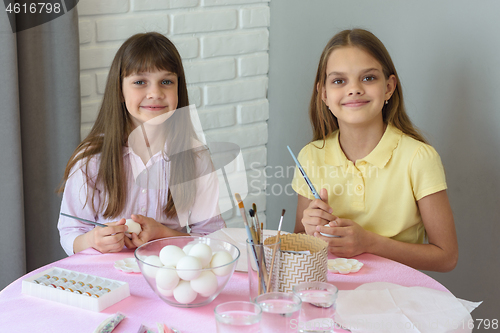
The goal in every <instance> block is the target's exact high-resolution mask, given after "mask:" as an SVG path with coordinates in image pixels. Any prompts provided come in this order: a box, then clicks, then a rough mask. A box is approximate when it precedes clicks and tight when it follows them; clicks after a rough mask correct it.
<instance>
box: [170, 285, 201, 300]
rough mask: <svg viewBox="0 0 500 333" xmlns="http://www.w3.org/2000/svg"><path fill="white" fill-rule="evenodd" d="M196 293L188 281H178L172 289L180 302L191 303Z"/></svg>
mask: <svg viewBox="0 0 500 333" xmlns="http://www.w3.org/2000/svg"><path fill="white" fill-rule="evenodd" d="M196 296H198V293H197V292H196V291H194V290H193V288H191V284H190V283H189V281H182V280H181V281H180V282H179V284H178V285H177V287H175V289H174V298H175V300H176V301H177V302H179V303H181V304H188V303H191V302H192V301H194V300H195V299H196Z"/></svg>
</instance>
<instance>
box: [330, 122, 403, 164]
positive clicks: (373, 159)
mask: <svg viewBox="0 0 500 333" xmlns="http://www.w3.org/2000/svg"><path fill="white" fill-rule="evenodd" d="M402 134H403V133H402V132H401V131H400V130H399V129H397V128H396V127H394V126H392V125H388V126H387V128H386V130H385V132H384V135H383V136H382V138H381V139H380V141H379V143H378V144H377V146H376V147H375V149H373V150H372V151H371V152H370V154H368V155H367V156H366V157H364V158H362V159H361V161H366V162H368V163H370V164H372V165H375V166H376V167H378V168H380V169H382V168H384V167H385V165H386V164H387V162H389V160H390V159H391V157H392V153H393V151H394V149H396V147H397V146H398V144H399V140H400V139H401V136H402ZM325 152H326V154H325V163H326V164H329V165H332V166H345V167H347V162H348V160H347V157H346V156H345V154H344V152H343V151H342V148H341V147H340V143H339V132H338V131H335V132H333V133H332V134H331V135H330V136H329V137H328V138H327V139H326V140H325Z"/></svg>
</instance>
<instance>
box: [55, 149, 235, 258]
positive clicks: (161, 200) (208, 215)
mask: <svg viewBox="0 0 500 333" xmlns="http://www.w3.org/2000/svg"><path fill="white" fill-rule="evenodd" d="M203 156H208V155H207V154H203ZM99 161H100V155H95V156H93V157H92V158H91V160H90V162H89V164H88V168H86V167H85V162H83V161H80V162H79V163H77V165H76V166H75V167H74V168H73V170H72V173H71V175H70V177H69V178H68V180H67V182H66V186H65V189H64V194H63V198H62V203H61V212H62V213H66V214H69V215H73V216H77V217H81V218H83V219H87V220H91V221H96V222H99V223H108V222H114V221H118V220H119V219H120V218H114V219H106V218H104V217H103V216H102V214H101V213H96V212H94V210H93V209H92V204H91V202H92V192H93V191H94V190H95V196H94V207H96V209H97V208H98V207H100V205H102V203H106V200H107V198H106V196H105V195H104V193H103V188H102V185H100V184H97V185H96V184H95V183H94V182H93V180H94V179H95V178H96V176H97V173H98V170H99ZM123 161H124V166H125V174H126V180H127V200H126V204H125V209H124V211H123V212H122V214H121V217H122V218H126V219H127V218H130V215H131V214H140V215H144V216H147V217H151V218H153V219H155V220H156V221H158V222H160V223H162V224H164V225H165V226H167V227H169V228H171V229H174V230H177V231H181V232H186V231H187V227H186V225H187V224H189V227H190V230H191V232H192V233H193V234H199V235H203V234H209V233H211V232H214V231H215V230H218V229H221V228H224V227H225V223H224V220H222V217H221V216H220V211H219V206H218V199H219V183H218V178H217V174H216V172H215V170H213V166H212V164H211V161H207V158H204V157H201V158H197V165H196V170H197V174H198V175H201V176H200V177H198V178H196V179H195V180H193V181H195V182H196V196H195V200H194V202H193V205H192V206H191V209H190V210H189V212H180V213H178V216H176V217H174V218H167V217H166V215H165V214H164V212H163V208H164V207H165V205H166V202H167V193H168V183H167V181H166V179H168V178H169V177H165V175H166V174H167V175H168V172H169V162H168V161H166V160H165V159H164V158H163V156H162V154H161V152H159V153H156V154H155V155H154V156H153V157H152V158H151V159H150V160H149V161H148V162H147V164H146V165H144V163H143V162H142V160H141V158H140V157H139V156H138V155H137V154H135V153H134V151H133V150H132V149H131V148H129V147H125V148H124V154H123ZM212 171H214V172H212ZM88 179H89V181H88ZM176 186H182V185H176ZM89 188H90V193H89V191H88V190H89ZM172 196H173V199H174V203H175V190H174V189H173V188H172ZM87 198H88V200H87ZM57 228H58V229H59V234H60V237H61V245H62V247H63V249H64V250H65V251H66V253H67V254H68V255H72V254H73V242H74V241H75V238H76V237H78V236H79V235H82V234H84V233H86V232H88V231H90V230H92V229H93V228H94V225H92V224H88V223H83V222H80V221H78V220H74V219H71V218H68V217H65V216H62V215H60V217H59V222H58V224H57Z"/></svg>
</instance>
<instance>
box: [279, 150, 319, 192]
mask: <svg viewBox="0 0 500 333" xmlns="http://www.w3.org/2000/svg"><path fill="white" fill-rule="evenodd" d="M286 147H287V148H288V151H289V152H290V154H291V155H292V158H293V160H294V161H295V164H297V167H298V168H299V171H300V173H301V174H302V177H304V180H305V181H306V183H307V186H309V189H310V190H311V192H312V194H313V195H314V197H315V198H316V199H320V200H321V197H320V196H319V194H318V191H316V188H315V187H314V185H313V183H312V182H311V180H310V179H309V177H307V174H306V172H305V171H304V169H303V168H302V165H300V162H299V160H298V159H297V158H296V157H295V155H294V154H293V152H292V150H291V149H290V147H289V146H286Z"/></svg>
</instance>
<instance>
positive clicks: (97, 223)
mask: <svg viewBox="0 0 500 333" xmlns="http://www.w3.org/2000/svg"><path fill="white" fill-rule="evenodd" d="M61 215H62V216H66V217H69V218H72V219H75V220H78V221H82V222H86V223H90V224H93V225H97V226H99V227H107V225H105V224H102V223H99V222H94V221H90V220H86V219H82V218H80V217H76V216H72V215H68V214H64V213H61Z"/></svg>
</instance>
